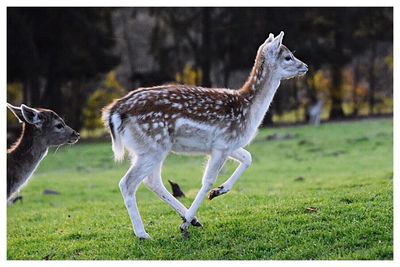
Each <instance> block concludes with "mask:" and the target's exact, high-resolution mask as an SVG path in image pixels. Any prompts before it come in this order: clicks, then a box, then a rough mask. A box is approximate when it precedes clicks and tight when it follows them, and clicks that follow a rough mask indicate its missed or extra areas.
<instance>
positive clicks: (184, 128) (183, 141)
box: [172, 120, 215, 154]
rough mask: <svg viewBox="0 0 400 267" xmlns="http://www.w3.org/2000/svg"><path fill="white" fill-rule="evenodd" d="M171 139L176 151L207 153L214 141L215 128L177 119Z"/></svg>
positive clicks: (173, 148)
mask: <svg viewBox="0 0 400 267" xmlns="http://www.w3.org/2000/svg"><path fill="white" fill-rule="evenodd" d="M175 129H176V130H175V132H174V136H173V141H172V151H173V152H176V153H189V154H192V153H201V154H203V153H209V152H210V151H211V149H212V144H213V142H214V140H213V137H214V132H215V128H213V127H210V126H207V125H204V124H196V123H194V122H191V121H189V120H181V121H177V123H176V127H175Z"/></svg>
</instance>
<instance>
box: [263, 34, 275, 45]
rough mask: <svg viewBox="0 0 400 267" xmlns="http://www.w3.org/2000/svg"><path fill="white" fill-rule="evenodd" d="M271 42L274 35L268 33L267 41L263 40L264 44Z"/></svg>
mask: <svg viewBox="0 0 400 267" xmlns="http://www.w3.org/2000/svg"><path fill="white" fill-rule="evenodd" d="M272 40H274V35H273V34H272V33H270V34H269V36H268V38H267V40H265V42H264V44H267V43H269V42H271V41H272Z"/></svg>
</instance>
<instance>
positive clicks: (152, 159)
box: [119, 155, 161, 239]
mask: <svg viewBox="0 0 400 267" xmlns="http://www.w3.org/2000/svg"><path fill="white" fill-rule="evenodd" d="M158 158H159V156H158V157H157V156H156V155H146V156H137V157H136V158H135V161H134V163H133V164H132V166H131V167H130V168H129V170H128V172H127V173H126V174H125V176H124V177H123V178H122V179H121V181H120V182H119V188H120V190H121V193H122V196H123V199H124V202H125V206H126V208H127V210H128V213H129V217H130V218H131V221H132V225H133V230H134V232H135V234H136V236H137V237H138V238H139V239H150V236H149V235H148V234H147V233H146V231H145V229H144V226H143V222H142V218H141V217H140V213H139V210H138V207H137V204H136V190H137V188H138V187H139V185H140V183H141V182H142V181H143V179H144V178H145V177H146V176H147V175H149V174H150V173H151V172H152V171H153V170H154V168H155V167H156V166H157V165H158V164H159V162H160V161H161V160H159V159H158Z"/></svg>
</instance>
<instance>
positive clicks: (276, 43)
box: [266, 32, 284, 57]
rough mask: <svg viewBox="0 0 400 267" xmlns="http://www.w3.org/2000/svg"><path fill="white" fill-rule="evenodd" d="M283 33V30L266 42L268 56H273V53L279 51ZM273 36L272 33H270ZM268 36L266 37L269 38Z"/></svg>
mask: <svg viewBox="0 0 400 267" xmlns="http://www.w3.org/2000/svg"><path fill="white" fill-rule="evenodd" d="M283 35H284V33H283V32H281V33H280V34H279V35H278V36H276V37H275V38H274V39H273V40H272V41H271V42H269V43H268V44H267V46H266V51H267V54H268V55H269V56H271V57H272V56H274V55H276V54H277V53H278V51H279V47H280V46H281V44H282V39H283ZM272 36H273V35H272ZM270 37H271V35H270ZM270 37H268V39H269V38H270Z"/></svg>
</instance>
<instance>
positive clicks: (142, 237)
mask: <svg viewBox="0 0 400 267" xmlns="http://www.w3.org/2000/svg"><path fill="white" fill-rule="evenodd" d="M138 238H139V240H140V241H143V240H151V237H150V236H149V234H148V233H143V234H140V235H138Z"/></svg>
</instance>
